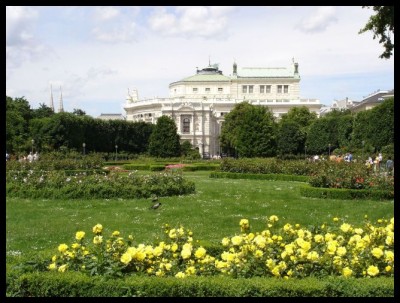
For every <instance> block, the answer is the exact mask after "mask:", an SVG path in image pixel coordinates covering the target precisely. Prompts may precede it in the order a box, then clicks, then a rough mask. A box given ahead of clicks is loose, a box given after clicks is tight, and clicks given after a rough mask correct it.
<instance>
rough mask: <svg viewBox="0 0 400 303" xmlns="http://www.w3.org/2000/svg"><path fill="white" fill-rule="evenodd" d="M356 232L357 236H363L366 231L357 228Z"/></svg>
mask: <svg viewBox="0 0 400 303" xmlns="http://www.w3.org/2000/svg"><path fill="white" fill-rule="evenodd" d="M354 232H355V233H356V234H357V235H361V234H362V233H363V232H364V231H363V230H362V228H355V229H354Z"/></svg>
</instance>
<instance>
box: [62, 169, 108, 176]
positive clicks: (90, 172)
mask: <svg viewBox="0 0 400 303" xmlns="http://www.w3.org/2000/svg"><path fill="white" fill-rule="evenodd" d="M64 172H65V175H66V176H76V175H86V176H88V175H94V174H104V175H108V174H109V173H110V171H109V170H107V169H91V170H87V169H70V170H64Z"/></svg>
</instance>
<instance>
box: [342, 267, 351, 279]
mask: <svg viewBox="0 0 400 303" xmlns="http://www.w3.org/2000/svg"><path fill="white" fill-rule="evenodd" d="M352 274H353V271H352V270H351V269H350V268H349V267H348V266H346V267H345V268H343V269H342V275H343V276H345V277H350V276H351V275H352Z"/></svg>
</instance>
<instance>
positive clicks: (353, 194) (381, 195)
mask: <svg viewBox="0 0 400 303" xmlns="http://www.w3.org/2000/svg"><path fill="white" fill-rule="evenodd" d="M300 194H301V195H302V196H303V197H308V198H323V199H341V200H353V199H369V200H392V199H394V191H390V190H371V189H342V188H340V189H339V188H319V187H311V186H302V187H300Z"/></svg>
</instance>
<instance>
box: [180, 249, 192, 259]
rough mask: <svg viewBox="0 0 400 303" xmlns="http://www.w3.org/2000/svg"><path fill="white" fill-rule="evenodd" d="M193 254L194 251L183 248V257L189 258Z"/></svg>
mask: <svg viewBox="0 0 400 303" xmlns="http://www.w3.org/2000/svg"><path fill="white" fill-rule="evenodd" d="M191 254H192V251H191V250H189V249H182V251H181V256H182V258H183V259H189V258H190V256H191Z"/></svg>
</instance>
